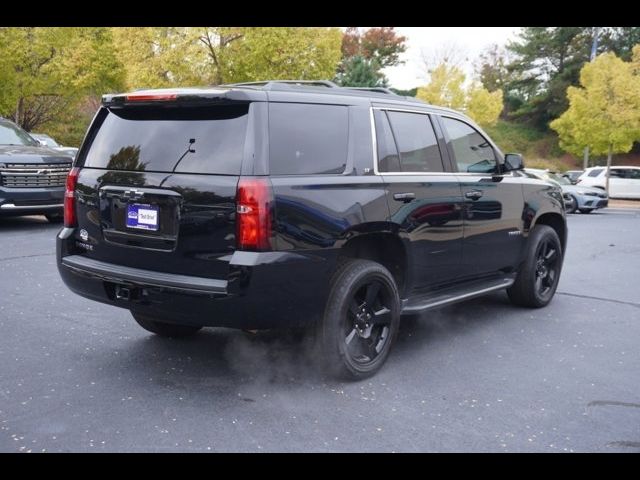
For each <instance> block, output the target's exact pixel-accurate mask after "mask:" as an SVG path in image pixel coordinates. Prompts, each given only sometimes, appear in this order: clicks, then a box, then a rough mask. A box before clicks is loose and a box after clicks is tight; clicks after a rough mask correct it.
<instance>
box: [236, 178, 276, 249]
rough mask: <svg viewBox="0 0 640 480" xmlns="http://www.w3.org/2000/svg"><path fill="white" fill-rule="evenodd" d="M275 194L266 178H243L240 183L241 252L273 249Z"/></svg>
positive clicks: (238, 201)
mask: <svg viewBox="0 0 640 480" xmlns="http://www.w3.org/2000/svg"><path fill="white" fill-rule="evenodd" d="M272 202H273V192H272V191H271V183H270V182H269V180H268V179H266V178H241V179H240V181H239V182H238V192H237V206H236V213H237V215H236V228H237V245H238V249H240V250H262V251H264V250H270V249H271V205H272Z"/></svg>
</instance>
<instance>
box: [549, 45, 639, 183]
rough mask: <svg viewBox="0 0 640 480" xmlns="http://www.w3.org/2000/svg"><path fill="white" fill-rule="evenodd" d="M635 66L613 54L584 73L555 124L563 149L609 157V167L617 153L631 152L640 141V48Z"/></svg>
mask: <svg viewBox="0 0 640 480" xmlns="http://www.w3.org/2000/svg"><path fill="white" fill-rule="evenodd" d="M634 54H635V55H634V59H633V61H632V62H624V61H623V60H621V59H620V58H618V57H617V56H616V55H615V54H613V53H605V54H602V55H600V56H598V57H597V58H596V59H595V60H594V61H593V62H591V63H587V64H586V65H585V66H584V67H583V68H582V70H581V72H580V85H579V86H578V87H569V88H568V90H567V97H568V100H569V108H568V109H567V111H566V112H564V113H563V114H562V116H560V118H558V119H556V120H554V121H553V122H551V128H553V129H554V130H556V131H557V132H558V135H559V136H560V145H561V146H562V148H564V149H565V150H567V151H569V152H572V153H575V154H579V153H580V152H581V151H582V149H583V148H584V147H589V149H590V150H591V152H593V153H594V154H596V155H604V154H606V155H607V190H608V189H609V175H608V171H609V167H610V166H611V158H612V155H613V154H614V153H626V152H628V151H629V150H631V147H632V146H633V143H634V141H636V140H638V139H640V76H638V75H637V67H636V65H637V63H636V62H640V47H636V49H635V50H634Z"/></svg>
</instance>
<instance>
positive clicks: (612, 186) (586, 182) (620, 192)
mask: <svg viewBox="0 0 640 480" xmlns="http://www.w3.org/2000/svg"><path fill="white" fill-rule="evenodd" d="M606 175H607V168H606V167H591V168H587V169H586V170H585V171H584V173H583V174H582V175H580V178H578V184H579V185H580V186H581V187H596V188H602V189H604V188H605V185H606V182H607V177H606ZM609 197H610V198H640V167H611V171H610V172H609Z"/></svg>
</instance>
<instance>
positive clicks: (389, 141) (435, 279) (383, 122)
mask: <svg viewBox="0 0 640 480" xmlns="http://www.w3.org/2000/svg"><path fill="white" fill-rule="evenodd" d="M373 114H374V121H375V128H376V140H377V165H376V170H377V173H378V174H379V175H381V176H382V178H383V179H384V182H385V186H386V190H387V203H388V205H389V211H390V214H391V221H392V222H394V223H395V224H397V225H398V227H399V230H400V234H401V235H402V236H404V237H405V238H407V239H408V240H409V245H410V248H411V252H410V259H411V276H412V284H413V285H414V287H417V288H425V287H438V286H441V285H445V284H448V283H450V282H451V281H452V280H454V279H457V278H458V277H459V273H460V261H461V255H462V233H463V231H462V196H461V194H460V185H459V183H458V179H457V178H456V176H455V174H453V173H451V172H446V171H445V162H444V161H443V155H442V151H441V147H442V146H443V144H441V142H440V141H439V139H438V137H439V134H438V132H439V130H437V129H436V128H434V125H433V123H432V121H431V118H430V115H429V114H427V113H421V112H415V111H403V110H396V109H392V108H388V109H383V108H375V109H374V110H373Z"/></svg>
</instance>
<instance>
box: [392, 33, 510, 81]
mask: <svg viewBox="0 0 640 480" xmlns="http://www.w3.org/2000/svg"><path fill="white" fill-rule="evenodd" d="M395 29H396V32H398V33H399V34H400V35H404V36H405V37H407V42H406V44H407V47H408V48H407V51H406V52H405V53H404V54H403V55H402V56H401V59H402V60H405V61H406V62H405V63H404V65H399V66H396V67H389V68H387V69H385V70H384V73H385V75H386V76H387V78H388V79H389V86H391V87H395V88H400V89H410V88H413V87H417V86H419V85H423V84H425V83H426V80H427V78H426V72H425V67H424V62H423V60H422V53H423V52H424V53H425V54H426V55H427V56H434V55H436V54H437V52H439V51H442V50H443V49H444V48H448V49H451V48H453V49H454V50H456V51H460V52H464V56H466V57H467V58H468V59H469V61H467V62H465V63H464V65H463V69H464V70H465V73H467V74H468V75H469V76H470V75H471V74H472V73H473V61H474V60H475V59H476V58H477V57H478V55H479V54H480V53H481V52H482V51H483V50H484V49H485V48H486V47H488V46H490V45H492V44H494V43H497V44H498V45H504V44H505V43H506V42H507V41H508V40H511V39H515V38H516V36H517V33H518V31H519V30H520V27H396V28H395Z"/></svg>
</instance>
